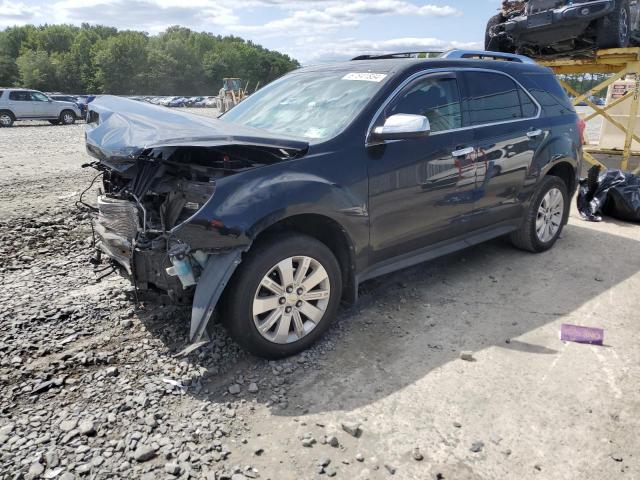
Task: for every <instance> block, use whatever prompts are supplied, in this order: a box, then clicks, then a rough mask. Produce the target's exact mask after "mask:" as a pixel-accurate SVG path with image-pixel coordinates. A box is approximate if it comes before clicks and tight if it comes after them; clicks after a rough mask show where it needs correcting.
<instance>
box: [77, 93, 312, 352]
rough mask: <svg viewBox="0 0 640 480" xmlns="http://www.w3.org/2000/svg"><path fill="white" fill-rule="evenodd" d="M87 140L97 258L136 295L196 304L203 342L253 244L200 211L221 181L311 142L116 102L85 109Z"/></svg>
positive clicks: (194, 325)
mask: <svg viewBox="0 0 640 480" xmlns="http://www.w3.org/2000/svg"><path fill="white" fill-rule="evenodd" d="M86 141H87V151H88V152H89V153H90V154H91V155H92V156H94V157H95V158H97V159H98V161H97V162H94V163H93V164H91V165H92V166H93V167H95V168H96V169H98V170H100V171H101V173H102V188H101V189H100V192H99V195H98V198H97V206H96V209H95V210H96V211H95V215H94V218H93V231H94V237H95V248H96V260H97V261H104V260H106V261H107V262H109V263H110V264H112V265H113V266H114V267H116V268H117V269H118V270H119V271H120V272H121V273H122V274H123V275H125V276H126V277H127V278H129V279H130V280H131V281H132V283H133V284H134V285H135V287H136V288H137V290H147V289H153V290H159V291H161V292H165V293H167V294H168V295H169V297H170V298H171V299H172V300H173V301H174V302H176V303H187V302H193V309H192V322H191V335H190V336H191V340H193V341H195V340H199V339H201V338H202V337H204V336H206V330H205V326H206V324H207V322H208V321H209V318H210V317H211V315H212V313H213V310H214V309H215V306H216V303H217V300H218V298H219V297H220V295H221V294H222V291H223V289H224V286H225V285H226V283H227V282H228V281H229V279H230V277H231V275H232V274H233V271H234V270H235V267H236V266H237V264H238V263H239V262H240V258H241V253H242V252H243V251H245V250H246V249H247V248H248V247H249V246H250V244H251V239H250V238H248V237H247V236H246V235H245V233H244V232H243V231H241V230H240V229H237V228H234V227H233V226H229V225H226V224H225V223H224V221H223V220H221V219H219V218H215V217H214V216H212V215H210V212H209V210H207V206H208V205H210V204H211V203H212V202H215V193H216V187H217V184H218V182H220V181H223V180H224V179H226V178H227V177H230V176H232V175H236V174H239V173H242V172H243V171H246V170H250V169H254V168H258V167H261V166H266V165H269V164H272V163H276V162H279V161H283V160H287V159H291V158H295V157H296V156H298V155H300V154H302V153H303V152H304V151H305V150H306V148H307V147H308V145H307V144H304V143H300V142H295V141H294V142H289V141H287V140H280V139H274V138H270V137H269V136H268V135H265V132H262V131H259V130H254V129H247V128H244V127H236V126H234V127H230V126H229V124H225V123H224V122H221V121H220V120H213V119H208V118H204V117H201V118H197V117H195V116H192V115H188V114H183V113H180V112H172V111H170V110H168V109H165V108H163V107H156V106H152V105H148V104H142V103H141V102H135V101H131V100H126V99H121V98H116V97H102V98H99V99H98V100H96V101H94V102H93V103H92V104H91V106H90V112H89V115H88V123H87V127H86ZM211 210H212V211H213V210H214V209H211Z"/></svg>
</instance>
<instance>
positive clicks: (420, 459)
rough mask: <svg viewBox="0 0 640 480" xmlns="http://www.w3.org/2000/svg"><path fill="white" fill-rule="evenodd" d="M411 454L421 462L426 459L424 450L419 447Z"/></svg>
mask: <svg viewBox="0 0 640 480" xmlns="http://www.w3.org/2000/svg"><path fill="white" fill-rule="evenodd" d="M411 456H412V457H413V459H414V460H415V461H416V462H421V461H422V460H424V455H422V452H421V451H420V448H419V447H416V448H414V449H413V452H412V453H411Z"/></svg>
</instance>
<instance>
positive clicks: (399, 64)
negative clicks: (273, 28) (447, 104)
mask: <svg viewBox="0 0 640 480" xmlns="http://www.w3.org/2000/svg"><path fill="white" fill-rule="evenodd" d="M432 68H433V69H436V68H484V69H491V70H497V71H501V72H505V73H515V74H517V73H526V72H540V71H548V69H547V68H545V67H542V66H540V65H537V64H534V63H519V62H506V61H503V60H493V59H491V60H478V59H464V58H463V59H449V58H382V59H367V60H352V61H349V62H339V63H331V64H323V65H314V66H309V67H303V68H301V69H299V70H297V71H298V72H301V73H307V72H309V73H311V72H327V71H348V72H372V73H386V74H388V75H390V76H395V75H396V74H401V73H413V72H415V71H420V70H428V69H432Z"/></svg>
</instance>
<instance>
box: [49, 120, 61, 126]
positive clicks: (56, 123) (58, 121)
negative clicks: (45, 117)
mask: <svg viewBox="0 0 640 480" xmlns="http://www.w3.org/2000/svg"><path fill="white" fill-rule="evenodd" d="M49 123H50V124H51V125H60V120H49Z"/></svg>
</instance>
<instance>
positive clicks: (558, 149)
mask: <svg viewBox="0 0 640 480" xmlns="http://www.w3.org/2000/svg"><path fill="white" fill-rule="evenodd" d="M476 53H477V52H476ZM482 53H483V56H488V57H498V58H499V59H501V60H505V59H506V60H510V61H493V60H483V61H479V60H471V59H464V58H465V55H467V54H469V55H474V53H473V52H450V53H448V54H447V55H446V56H445V57H446V58H442V59H436V60H432V59H416V58H396V57H394V56H386V57H383V58H375V57H370V58H366V59H363V60H356V61H351V62H345V63H340V64H337V65H323V66H317V67H307V68H303V69H300V70H298V71H295V72H292V73H290V74H288V75H286V76H284V77H282V78H281V79H279V80H276V81H275V82H273V83H271V84H270V85H267V86H266V87H264V88H262V89H261V90H259V91H257V92H256V93H254V94H253V95H251V96H250V97H248V98H247V99H245V100H244V101H243V102H241V103H240V104H238V105H237V106H236V107H234V108H233V109H232V110H230V111H229V112H228V113H226V114H225V115H223V116H222V117H221V118H220V119H210V118H205V117H202V116H197V115H189V114H187V113H183V112H177V111H172V110H168V109H165V108H161V107H156V106H153V105H150V104H147V103H144V102H134V101H131V100H127V99H123V98H118V97H109V96H105V97H101V98H99V99H97V100H96V101H94V102H93V103H92V104H91V105H90V107H89V114H88V123H87V127H86V139H87V150H88V152H89V153H90V154H91V155H92V156H94V157H95V158H96V159H97V160H96V161H95V162H94V163H93V166H94V167H95V168H97V169H98V170H99V171H100V172H102V173H103V185H102V190H103V192H104V193H103V194H101V195H100V196H99V198H98V205H97V216H96V218H95V222H94V229H95V233H96V244H95V245H96V249H97V252H96V255H97V257H96V258H95V260H94V262H95V263H98V262H99V261H100V259H101V257H103V256H106V257H107V259H108V261H109V262H110V263H111V264H112V265H113V266H114V267H116V268H118V269H119V270H120V271H121V272H122V273H123V274H125V275H126V276H128V277H129V278H131V279H132V280H133V282H134V284H135V285H136V288H138V289H147V288H153V289H158V290H161V291H164V292H167V293H168V294H169V295H170V296H171V297H172V298H173V299H174V300H176V301H188V302H192V305H193V306H192V318H191V332H190V338H191V339H192V340H194V341H195V340H198V339H201V338H203V337H206V335H207V332H206V326H207V324H208V322H209V320H210V318H211V316H212V314H213V312H214V311H216V310H217V311H218V313H219V317H220V319H221V320H222V322H223V323H224V325H225V326H226V327H227V329H228V330H229V332H230V333H231V335H232V336H233V338H234V339H235V340H236V341H237V342H238V343H239V344H241V345H242V346H244V347H245V348H246V349H248V350H249V351H251V352H252V353H254V354H256V355H260V356H264V357H269V358H277V357H283V356H288V355H292V354H294V353H297V352H299V351H301V350H303V349H304V348H307V347H308V346H310V345H311V344H312V343H313V342H315V341H316V340H317V339H318V338H319V337H320V336H321V335H322V334H323V333H324V332H325V331H326V330H327V329H328V328H329V326H330V323H331V321H332V320H333V319H334V318H335V316H336V312H337V309H338V305H339V303H340V301H341V300H344V301H347V302H353V301H355V300H356V299H357V292H358V285H359V283H361V282H363V281H365V280H367V279H370V278H374V277H377V276H379V275H384V274H386V273H389V272H392V271H394V270H398V269H402V268H405V267H407V266H410V265H414V264H417V263H420V262H424V261H426V260H429V259H432V258H435V257H437V256H440V255H444V254H448V253H451V252H453V251H455V250H459V249H462V248H467V247H469V246H472V245H475V244H478V243H480V242H483V241H486V240H488V239H490V238H494V237H498V236H502V235H510V237H511V240H512V241H513V243H514V244H515V245H516V246H518V247H520V248H522V249H525V250H528V251H531V252H542V251H545V250H548V249H549V248H551V247H552V246H553V245H554V243H555V242H556V240H557V239H558V237H559V236H560V233H561V231H562V228H563V226H564V225H565V223H566V222H567V218H568V212H569V202H570V199H571V196H572V194H573V192H574V191H575V189H576V185H577V180H578V172H579V170H580V164H581V154H582V153H581V152H582V151H581V148H582V147H581V145H582V143H581V124H580V122H579V119H578V116H577V115H576V113H575V111H574V109H573V107H572V106H571V104H570V103H569V100H568V98H567V96H566V93H565V92H564V90H563V89H562V87H561V86H560V85H559V83H558V82H557V80H556V79H555V77H554V76H553V74H552V73H551V72H550V71H548V70H547V69H544V68H542V67H539V66H537V65H536V64H535V63H533V62H532V61H531V60H530V59H528V58H525V57H517V56H513V55H511V56H510V55H504V54H490V53H488V52H482ZM484 54H486V55H484ZM462 99H464V101H463V100H462Z"/></svg>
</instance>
